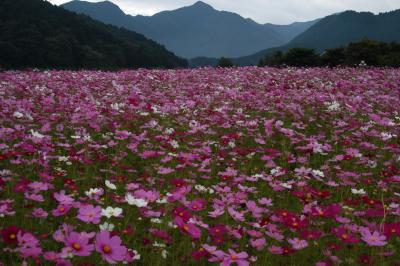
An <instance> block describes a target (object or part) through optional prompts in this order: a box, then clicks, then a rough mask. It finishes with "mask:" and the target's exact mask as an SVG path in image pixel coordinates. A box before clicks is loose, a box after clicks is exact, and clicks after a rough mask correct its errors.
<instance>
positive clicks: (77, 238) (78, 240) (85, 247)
mask: <svg viewBox="0 0 400 266" xmlns="http://www.w3.org/2000/svg"><path fill="white" fill-rule="evenodd" d="M89 240H90V238H89V237H88V236H87V234H82V233H77V232H72V233H70V234H69V235H68V236H67V237H66V238H65V245H66V246H67V247H69V248H70V249H71V251H72V254H74V255H75V256H80V257H85V256H89V255H90V254H91V253H92V251H93V250H94V245H93V244H89Z"/></svg>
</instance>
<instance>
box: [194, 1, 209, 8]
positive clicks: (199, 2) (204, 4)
mask: <svg viewBox="0 0 400 266" xmlns="http://www.w3.org/2000/svg"><path fill="white" fill-rule="evenodd" d="M191 7H195V8H201V9H214V8H213V7H212V6H211V5H209V4H207V3H204V2H203V1H197V2H196V3H194V4H193V5H192V6H191Z"/></svg>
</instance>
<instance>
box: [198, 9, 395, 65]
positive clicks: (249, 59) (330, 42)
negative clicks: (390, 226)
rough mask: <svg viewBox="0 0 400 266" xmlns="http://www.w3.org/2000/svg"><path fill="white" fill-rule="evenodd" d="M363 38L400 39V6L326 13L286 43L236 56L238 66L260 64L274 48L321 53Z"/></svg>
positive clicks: (235, 60) (212, 61) (210, 61)
mask: <svg viewBox="0 0 400 266" xmlns="http://www.w3.org/2000/svg"><path fill="white" fill-rule="evenodd" d="M364 38H367V39H371V40H375V41H381V42H393V41H397V42H399V41H400V9H399V10H395V11H391V12H387V13H380V14H377V15H374V14H373V13H369V12H355V11H345V12H342V13H337V14H334V15H330V16H327V17H325V18H323V19H321V20H319V21H317V22H316V23H315V24H314V25H312V26H311V27H310V28H309V29H307V30H306V31H304V32H303V33H301V34H299V35H298V36H297V37H295V38H294V39H293V40H291V41H290V42H288V43H287V44H285V45H282V46H280V47H275V48H267V49H264V50H261V51H259V52H257V53H254V54H251V55H248V56H243V57H238V58H234V59H233V62H234V63H235V64H237V65H257V63H258V61H259V60H260V59H261V58H263V57H264V56H266V55H268V54H272V53H273V52H275V51H283V52H285V51H288V50H289V49H291V48H296V47H299V48H312V49H315V50H316V51H317V52H319V53H322V52H323V51H324V50H326V49H329V48H336V47H340V46H346V45H348V44H349V43H351V42H358V41H360V40H362V39H364ZM215 60H216V59H213V60H212V59H210V58H208V60H204V59H203V60H199V59H198V58H196V59H195V60H191V61H190V64H193V65H195V66H204V64H199V62H200V63H206V64H207V65H212V64H213V63H214V62H215Z"/></svg>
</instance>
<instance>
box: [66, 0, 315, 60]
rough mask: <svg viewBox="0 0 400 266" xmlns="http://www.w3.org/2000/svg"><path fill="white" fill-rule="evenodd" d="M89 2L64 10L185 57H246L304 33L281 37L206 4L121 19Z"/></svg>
mask: <svg viewBox="0 0 400 266" xmlns="http://www.w3.org/2000/svg"><path fill="white" fill-rule="evenodd" d="M88 3H89V2H86V1H72V2H68V3H65V4H64V5H63V7H64V8H66V9H68V10H70V11H74V12H77V13H83V14H86V15H89V16H91V17H92V18H95V19H97V20H100V21H103V22H106V23H110V24H113V25H116V26H119V27H125V28H127V29H129V30H134V31H136V32H140V33H142V34H144V35H145V36H146V37H148V38H150V39H152V40H155V41H157V42H158V43H161V44H163V45H165V47H166V48H167V49H169V50H171V51H173V52H174V53H176V54H177V55H179V56H182V57H185V58H192V57H197V56H207V57H220V56H225V57H238V56H244V55H248V54H251V53H253V52H256V51H259V50H261V49H263V48H268V47H275V46H280V45H283V44H284V43H286V42H287V41H288V40H290V39H291V38H293V37H294V36H295V35H296V34H298V33H299V32H301V29H300V30H297V31H296V30H294V31H292V32H289V33H285V34H281V33H280V32H279V30H276V29H272V28H271V27H270V26H268V25H263V24H258V23H257V22H255V21H254V20H252V19H249V18H243V17H242V16H240V15H238V14H236V13H233V12H228V11H219V10H216V9H214V8H213V7H212V6H211V5H209V4H207V3H205V2H203V1H197V2H196V3H194V4H193V5H190V6H184V7H181V8H178V9H175V10H166V11H162V12H159V13H156V14H154V15H152V16H143V15H137V16H131V15H127V14H125V13H124V16H122V15H121V14H120V17H119V18H118V19H117V18H115V19H114V18H112V17H110V16H109V17H107V16H105V15H104V14H102V12H103V11H101V6H98V5H96V3H89V4H88ZM311 24H312V22H306V24H305V25H306V26H305V27H304V29H305V28H307V27H309V26H310V25H311ZM287 27H291V26H287Z"/></svg>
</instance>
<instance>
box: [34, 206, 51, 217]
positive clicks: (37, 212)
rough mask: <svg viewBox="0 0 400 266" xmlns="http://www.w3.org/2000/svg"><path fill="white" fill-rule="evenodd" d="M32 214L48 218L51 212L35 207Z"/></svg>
mask: <svg viewBox="0 0 400 266" xmlns="http://www.w3.org/2000/svg"><path fill="white" fill-rule="evenodd" d="M32 215H33V216H34V217H37V218H47V216H48V215H49V214H48V213H47V212H46V211H45V210H43V209H42V208H35V209H33V211H32Z"/></svg>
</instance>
